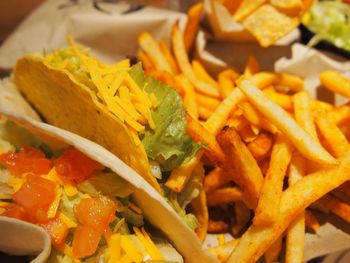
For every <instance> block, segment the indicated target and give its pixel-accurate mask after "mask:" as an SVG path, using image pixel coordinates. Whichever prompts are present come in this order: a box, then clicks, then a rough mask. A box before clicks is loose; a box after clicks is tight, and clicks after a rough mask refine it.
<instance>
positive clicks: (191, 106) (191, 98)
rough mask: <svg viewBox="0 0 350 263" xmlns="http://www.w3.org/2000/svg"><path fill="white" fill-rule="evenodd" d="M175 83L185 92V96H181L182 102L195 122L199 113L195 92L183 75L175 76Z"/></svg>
mask: <svg viewBox="0 0 350 263" xmlns="http://www.w3.org/2000/svg"><path fill="white" fill-rule="evenodd" d="M175 81H176V82H178V84H179V85H180V86H181V87H182V88H183V89H184V91H185V92H184V93H185V94H184V96H183V102H184V105H185V108H186V110H187V112H188V114H189V115H191V117H192V118H193V119H195V120H197V119H198V117H199V113H198V105H197V101H196V92H195V90H194V87H193V85H192V84H191V82H190V81H189V80H188V79H187V78H186V77H185V76H184V75H178V76H176V77H175Z"/></svg>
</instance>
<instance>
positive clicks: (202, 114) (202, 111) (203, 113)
mask: <svg viewBox="0 0 350 263" xmlns="http://www.w3.org/2000/svg"><path fill="white" fill-rule="evenodd" d="M213 113H214V111H212V110H210V109H208V108H206V107H204V106H201V105H199V106H198V114H199V119H201V120H204V121H206V120H208V119H209V118H210V116H211V115H212V114H213Z"/></svg>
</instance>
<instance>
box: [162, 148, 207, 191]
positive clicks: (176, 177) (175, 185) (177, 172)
mask: <svg viewBox="0 0 350 263" xmlns="http://www.w3.org/2000/svg"><path fill="white" fill-rule="evenodd" d="M202 154H203V153H202V152H198V153H197V155H196V156H195V157H193V158H192V159H191V160H190V161H188V162H187V163H185V164H183V165H181V166H178V167H176V168H175V169H174V170H173V171H172V172H171V174H170V176H169V178H168V180H167V181H166V182H165V186H166V187H168V188H169V189H171V190H173V191H175V192H181V191H182V190H183V189H184V187H185V185H186V183H187V182H188V180H189V179H190V177H191V175H192V172H193V169H194V168H195V167H196V166H197V165H198V164H199V163H200V158H201V157H202Z"/></svg>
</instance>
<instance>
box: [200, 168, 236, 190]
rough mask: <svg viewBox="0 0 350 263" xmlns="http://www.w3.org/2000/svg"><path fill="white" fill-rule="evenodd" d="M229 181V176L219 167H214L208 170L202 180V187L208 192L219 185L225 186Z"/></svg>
mask: <svg viewBox="0 0 350 263" xmlns="http://www.w3.org/2000/svg"><path fill="white" fill-rule="evenodd" d="M229 181H230V178H229V177H228V176H227V174H226V173H225V172H224V170H222V169H221V168H220V167H216V168H215V169H213V170H212V171H210V172H209V173H208V174H207V175H206V176H205V177H204V181H203V189H204V191H205V192H206V193H209V192H211V191H213V190H215V189H217V188H219V187H222V186H225V185H226V184H227V183H228V182H229Z"/></svg>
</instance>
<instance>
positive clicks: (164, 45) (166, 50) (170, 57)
mask: <svg viewBox="0 0 350 263" xmlns="http://www.w3.org/2000/svg"><path fill="white" fill-rule="evenodd" d="M159 48H160V50H161V51H162V53H163V55H164V57H165V58H166V59H167V61H168V63H169V65H170V67H171V73H172V74H179V73H180V70H179V68H178V66H177V65H176V62H175V58H174V56H173V54H172V53H171V51H170V49H169V48H168V45H167V43H166V42H165V40H162V41H160V43H159Z"/></svg>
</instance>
